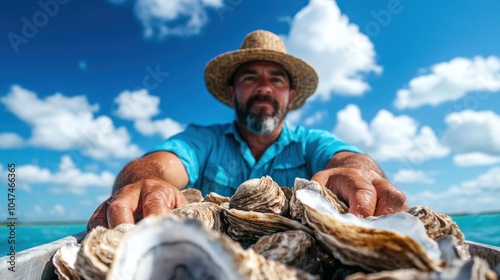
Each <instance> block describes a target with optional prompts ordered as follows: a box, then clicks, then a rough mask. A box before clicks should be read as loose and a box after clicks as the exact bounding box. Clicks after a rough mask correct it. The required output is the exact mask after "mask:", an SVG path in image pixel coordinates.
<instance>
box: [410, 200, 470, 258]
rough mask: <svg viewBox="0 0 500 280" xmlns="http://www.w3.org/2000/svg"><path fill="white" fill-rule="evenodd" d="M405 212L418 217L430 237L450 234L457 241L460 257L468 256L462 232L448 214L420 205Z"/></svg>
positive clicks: (435, 237) (434, 237) (436, 238)
mask: <svg viewBox="0 0 500 280" xmlns="http://www.w3.org/2000/svg"><path fill="white" fill-rule="evenodd" d="M407 212H408V213H410V214H412V215H413V216H415V217H417V218H419V219H420V221H421V222H422V223H423V224H424V226H425V230H426V232H427V235H428V236H429V237H430V238H432V239H434V240H438V239H439V238H441V237H443V236H447V235H451V236H453V237H455V238H456V239H457V241H458V246H457V250H458V252H459V255H460V256H461V257H462V258H465V257H470V254H469V248H468V247H467V244H466V243H465V242H464V234H463V233H462V232H461V231H460V228H459V227H458V225H457V224H456V223H455V222H454V221H453V220H452V219H451V217H450V216H448V215H445V214H442V213H439V212H436V211H433V210H432V209H430V208H429V207H426V206H420V205H419V206H415V207H412V208H410V209H408V211H407Z"/></svg>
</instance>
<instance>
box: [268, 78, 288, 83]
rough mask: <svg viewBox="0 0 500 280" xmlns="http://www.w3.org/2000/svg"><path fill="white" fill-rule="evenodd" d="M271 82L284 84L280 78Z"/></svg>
mask: <svg viewBox="0 0 500 280" xmlns="http://www.w3.org/2000/svg"><path fill="white" fill-rule="evenodd" d="M271 81H272V82H274V83H284V82H285V81H284V80H283V79H282V78H272V79H271Z"/></svg>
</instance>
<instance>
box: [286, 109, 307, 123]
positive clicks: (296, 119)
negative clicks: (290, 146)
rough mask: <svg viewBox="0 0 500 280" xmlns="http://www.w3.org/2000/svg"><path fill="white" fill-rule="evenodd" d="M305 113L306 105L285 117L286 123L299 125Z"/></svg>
mask: <svg viewBox="0 0 500 280" xmlns="http://www.w3.org/2000/svg"><path fill="white" fill-rule="evenodd" d="M303 114H304V107H302V108H301V109H298V110H294V111H291V112H289V113H288V114H287V115H286V117H285V123H286V125H288V126H292V127H293V126H297V125H298V124H299V123H300V121H301V118H302V115H303Z"/></svg>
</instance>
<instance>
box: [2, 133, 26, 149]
mask: <svg viewBox="0 0 500 280" xmlns="http://www.w3.org/2000/svg"><path fill="white" fill-rule="evenodd" d="M24 145H25V143H24V139H23V138H22V137H21V136H19V135H18V134H16V133H12V132H5V133H0V149H12V148H21V147H23V146H24Z"/></svg>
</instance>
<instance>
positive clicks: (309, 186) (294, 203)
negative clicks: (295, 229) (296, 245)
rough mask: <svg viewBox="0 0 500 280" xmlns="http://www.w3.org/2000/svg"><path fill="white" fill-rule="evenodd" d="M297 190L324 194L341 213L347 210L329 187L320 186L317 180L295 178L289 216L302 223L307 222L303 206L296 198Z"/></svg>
mask: <svg viewBox="0 0 500 280" xmlns="http://www.w3.org/2000/svg"><path fill="white" fill-rule="evenodd" d="M298 190H312V191H315V192H317V193H319V194H320V195H322V196H324V197H325V198H326V200H327V201H328V202H329V203H330V204H331V205H333V206H334V207H335V208H337V210H338V211H339V212H340V213H342V214H345V213H347V211H348V210H349V209H348V208H347V206H346V205H345V204H344V203H343V202H342V201H340V199H338V197H337V196H336V195H335V194H334V193H332V192H331V191H330V190H329V189H327V188H325V187H323V186H321V185H320V184H319V183H318V182H316V181H309V180H306V179H302V178H296V179H295V182H294V185H293V189H292V197H291V199H290V216H291V217H292V218H293V219H295V220H298V221H300V222H301V223H303V224H307V221H306V219H305V217H304V206H303V205H302V203H301V202H300V200H298V199H297V195H296V193H297V191H298Z"/></svg>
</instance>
